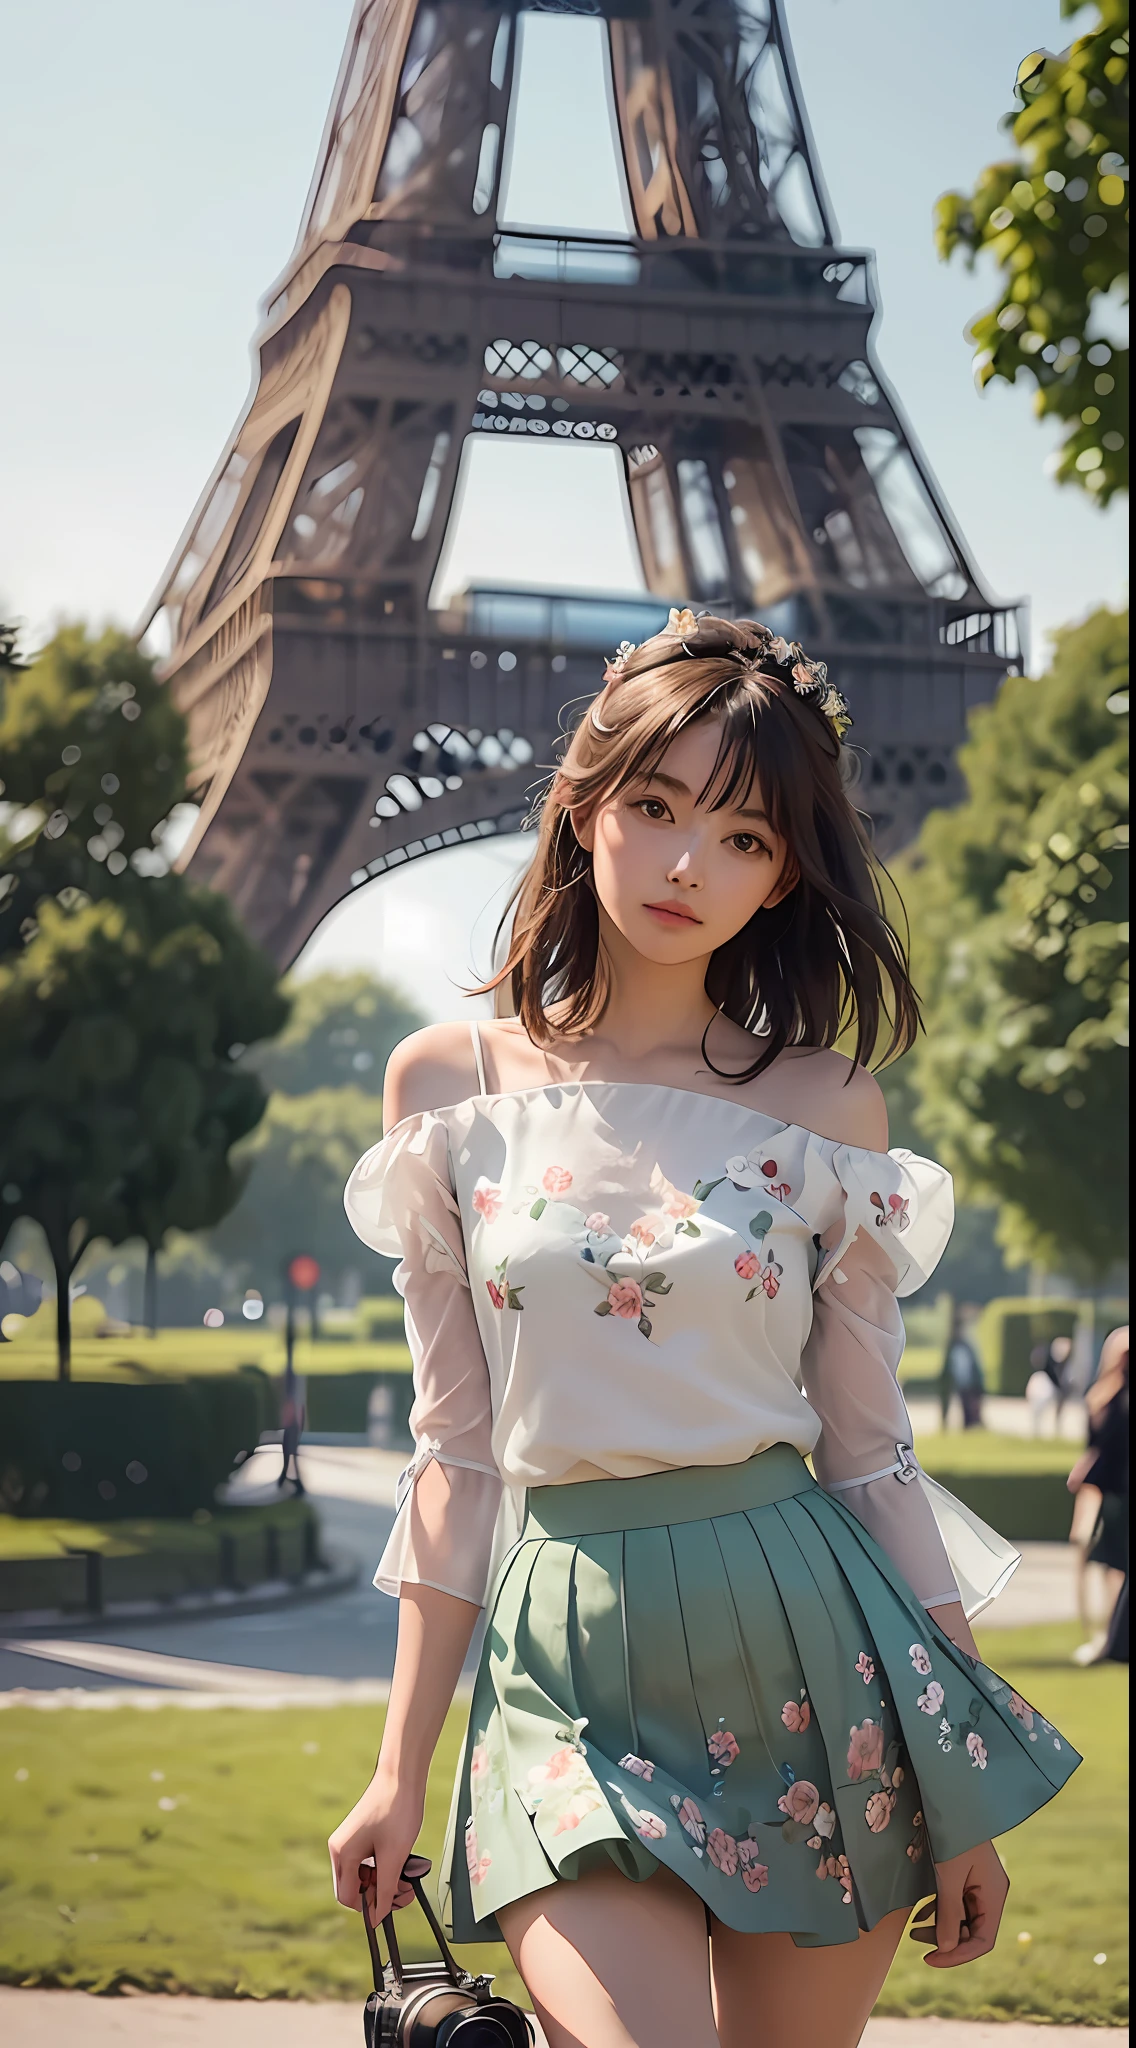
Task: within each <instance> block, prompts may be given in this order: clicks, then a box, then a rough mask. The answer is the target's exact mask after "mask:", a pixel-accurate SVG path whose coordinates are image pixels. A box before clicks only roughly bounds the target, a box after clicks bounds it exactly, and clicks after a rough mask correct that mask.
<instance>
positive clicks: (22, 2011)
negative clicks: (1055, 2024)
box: [0, 1986, 1128, 2048]
mask: <svg viewBox="0 0 1136 2048" xmlns="http://www.w3.org/2000/svg"><path fill="white" fill-rule="evenodd" d="M361 2032H362V2028H361V2025H360V2008H359V2007H358V2006H357V2005H348V2004H344V2005H301V2004H298V2003H296V2004H286V2003H284V2002H283V2001H281V2000H279V1999H272V2000H265V2001H264V2002H258V2001H254V2000H252V1999H214V1998H162V1997H160V1996H151V1995H150V1994H149V1993H138V1994H137V1995H136V1996H134V1997H132V1998H92V1997H90V1996H89V1995H88V1993H86V1992H85V1991H18V1990H13V1989H9V1988H6V1987H4V1986H0V2035H2V2036H3V2039H4V2042H5V2048H56V2044H57V2043H58V2042H60V2041H81V2042H82V2044H83V2048H199V2044H200V2048H205V2044H206V2043H208V2048H357V2044H358V2041H359V2037H360V2034H361ZM1053 2033H1054V2029H1053V2028H1052V2027H1033V2026H1027V2025H1026V2024H1025V2023H1024V2022H1022V2021H1020V2020H1008V2021H1007V2022H1006V2023H1005V2025H1003V2026H994V2025H987V2024H985V2023H984V2022H982V2021H974V2020H937V2019H922V2020H869V2022H868V2029H867V2032H866V2034H865V2035H864V2048H1052V2042H1053ZM1060 2033H1061V2048H1101V2030H1100V2028H1099V2027H1062V2028H1061V2030H1060ZM543 2039H544V2037H543V2035H541V2034H540V2033H539V2031H538V2034H537V2042H538V2048H543ZM1107 2039H1108V2043H1109V2048H1128V2029H1127V2027H1115V2028H1112V2029H1110V2030H1109V2033H1108V2036H1107Z"/></svg>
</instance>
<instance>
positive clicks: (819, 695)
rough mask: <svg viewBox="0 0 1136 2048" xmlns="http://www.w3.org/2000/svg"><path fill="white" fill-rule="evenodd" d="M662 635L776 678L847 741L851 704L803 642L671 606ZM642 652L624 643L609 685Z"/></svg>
mask: <svg viewBox="0 0 1136 2048" xmlns="http://www.w3.org/2000/svg"><path fill="white" fill-rule="evenodd" d="M663 634H666V635H667V636H669V637H670V638H671V639H674V640H677V641H678V642H679V645H680V646H681V648H682V651H683V653H684V654H687V655H690V656H699V657H706V656H716V655H717V656H725V657H726V658H727V659H732V660H734V661H737V662H739V663H740V664H741V666H742V668H744V669H745V670H746V671H747V672H748V673H749V674H750V675H755V676H761V675H765V676H768V675H771V674H772V675H775V676H776V678H777V680H778V681H779V682H782V683H791V685H792V688H793V690H794V691H795V693H796V695H797V696H798V697H802V698H804V700H805V701H806V703H809V704H811V705H812V706H813V707H814V709H815V710H817V711H819V712H820V714H821V716H822V718H825V719H827V720H828V723H829V724H830V725H831V726H832V727H833V730H834V731H835V733H836V737H837V739H843V737H844V735H845V733H846V732H847V731H848V728H849V726H850V725H851V723H852V714H851V712H850V711H849V709H848V703H847V699H846V698H845V697H844V696H843V695H842V694H841V692H840V691H839V690H838V689H837V688H836V685H835V684H834V683H830V682H829V679H828V664H827V663H826V662H823V661H810V660H809V658H808V656H807V655H806V653H805V651H804V648H803V647H802V646H801V644H800V641H799V640H786V639H785V637H784V635H783V634H781V633H773V632H771V631H770V628H769V627H768V626H763V625H761V624H760V623H759V622H758V621H757V620H755V619H736V620H735V619H720V618H717V617H715V616H714V614H713V613H711V612H701V613H695V612H693V611H691V609H690V607H689V606H684V607H683V609H682V610H680V609H679V608H678V606H677V605H672V606H671V609H670V614H669V616H668V618H667V623H666V625H665V627H664V628H663V633H662V634H660V635H659V636H658V637H659V638H660V639H661V638H662V637H663ZM691 643H693V644H691ZM643 644H644V646H647V645H649V644H650V643H649V642H646V641H645V642H644V643H643ZM639 651H640V650H639V648H637V647H635V646H633V644H632V642H631V641H630V640H621V641H620V644H619V646H618V648H617V649H616V651H615V654H614V655H613V657H612V659H611V660H610V661H609V662H608V663H607V664H606V665H605V668H604V681H605V683H613V682H618V681H619V679H620V677H621V676H622V674H623V671H624V668H625V666H626V664H627V662H628V660H629V659H630V657H631V655H633V654H637V653H638V652H639Z"/></svg>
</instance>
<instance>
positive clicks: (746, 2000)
mask: <svg viewBox="0 0 1136 2048" xmlns="http://www.w3.org/2000/svg"><path fill="white" fill-rule="evenodd" d="M906 1924H907V1912H906V1909H904V1910H902V1911H900V1912H896V1913H888V1914H887V1915H886V1916H885V1918H884V1919H883V1920H881V1921H879V1922H878V1924H877V1925H876V1926H875V1927H873V1929H872V1931H871V1933H870V1934H861V1936H860V1938H859V1940H858V1941H849V1942H841V1943H839V1944H838V1945H837V1946H835V1947H832V1948H797V1947H796V1946H795V1945H794V1942H793V1937H792V1935H790V1934H738V1933H735V1931H734V1929H733V1928H732V1927H723V1925H722V1923H721V1921H719V1920H715V1921H714V1923H713V1928H712V1933H711V1942H710V1955H711V1967H712V1973H713V1991H714V2011H715V2013H716V2015H717V2021H718V2035H719V2039H720V2042H721V2048H856V2043H857V2042H858V2041H859V2039H860V2036H861V2034H862V2033H863V2031H864V2028H865V2026H866V2025H867V2023H868V2020H869V2018H870V2017H871V2012H872V2007H873V2006H874V2005H875V2002H876V1999H877V1998H878V1997H879V1994H880V1990H881V1988H882V1985H883V1981H884V1978H885V1977H886V1976H887V1973H888V1970H889V1968H890V1966H891V1960H892V1957H893V1956H894V1954H895V1952H896V1949H897V1948H898V1946H899V1942H900V1937H901V1935H902V1933H903V1930H904V1927H905V1926H906Z"/></svg>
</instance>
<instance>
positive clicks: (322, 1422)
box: [304, 1372, 414, 1450]
mask: <svg viewBox="0 0 1136 2048" xmlns="http://www.w3.org/2000/svg"><path fill="white" fill-rule="evenodd" d="M304 1399H305V1405H306V1408H307V1422H306V1427H307V1428H308V1429H311V1430H316V1431H320V1432H322V1431H324V1430H326V1431H328V1432H329V1433H331V1432H333V1431H340V1432H342V1433H343V1434H345V1435H358V1436H369V1437H370V1439H371V1441H372V1443H375V1444H381V1445H383V1446H384V1447H385V1448H387V1449H389V1450H403V1449H405V1448H407V1446H408V1445H409V1443H410V1406H411V1402H412V1401H413V1399H414V1382H413V1380H412V1379H411V1376H410V1374H409V1373H408V1372H343V1373H329V1372H321V1373H319V1374H315V1373H309V1375H308V1378H307V1380H306V1382H305V1393H304Z"/></svg>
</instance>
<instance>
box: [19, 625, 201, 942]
mask: <svg viewBox="0 0 1136 2048" xmlns="http://www.w3.org/2000/svg"><path fill="white" fill-rule="evenodd" d="M0 759H2V760H3V763H4V770H3V774H4V784H5V788H4V796H5V800H6V801H7V802H8V803H9V804H12V805H15V806H18V810H17V811H16V813H15V816H14V818H10V819H9V824H8V827H7V833H8V834H10V833H11V831H12V828H13V824H14V823H15V822H16V820H18V821H19V837H18V840H12V839H11V838H10V837H7V839H5V836H4V834H2V833H0V954H3V953H5V952H7V951H9V950H10V949H11V948H12V947H13V946H17V945H19V943H20V937H21V933H22V932H23V931H24V930H25V929H26V927H27V925H28V921H29V920H33V921H34V915H35V905H36V903H37V902H39V901H40V900H41V899H42V898H43V897H44V896H56V895H58V893H59V891H60V890H61V889H65V888H68V887H70V888H78V889H82V890H83V892H84V893H85V894H86V895H87V896H89V897H91V898H92V900H97V899H98V898H100V897H102V896H103V895H105V894H107V893H108V891H109V892H110V893H112V894H113V893H115V885H116V883H118V882H119V880H120V878H121V879H122V880H125V879H126V877H127V875H128V874H129V875H131V876H137V877H139V878H141V879H145V878H147V877H155V876H160V875H162V874H164V872H165V870H166V866H167V863H166V861H165V860H164V858H163V856H162V854H161V852H160V850H159V849H158V848H157V846H156V844H155V839H156V837H160V834H161V829H162V827H163V825H164V823H165V821H166V819H167V818H168V817H169V814H170V812H171V811H172V810H173V808H174V806H175V805H176V804H178V803H180V802H181V801H182V800H183V799H184V798H185V796H186V793H187V790H186V776H187V760H186V739H185V721H184V719H183V718H182V715H181V712H180V711H179V710H178V708H177V706H176V705H175V704H174V702H173V699H172V698H171V697H170V694H169V692H168V690H166V689H165V688H164V687H163V685H162V684H160V683H159V682H157V681H156V680H155V677H154V672H153V664H152V662H150V661H149V660H148V659H147V657H146V656H145V655H144V654H142V653H141V652H140V651H139V649H138V648H137V647H136V646H135V645H134V643H133V641H132V640H130V639H128V638H127V636H126V635H125V634H124V633H119V632H114V631H109V630H108V631H107V632H105V633H103V634H101V635H100V637H99V638H98V639H92V638H91V636H90V635H89V634H88V633H87V632H86V631H85V629H84V628H83V627H82V626H77V625H72V626H65V627H63V628H62V629H61V631H60V632H58V633H57V634H56V635H55V637H54V639H53V640H51V641H49V643H48V645H47V646H46V647H45V648H44V649H43V650H42V652H41V653H40V654H39V655H38V656H37V657H36V659H35V660H34V661H33V662H32V663H31V664H30V665H29V666H28V667H26V668H22V669H19V670H15V671H11V670H10V671H9V672H8V679H7V682H6V685H5V687H4V690H3V696H2V697H0Z"/></svg>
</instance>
